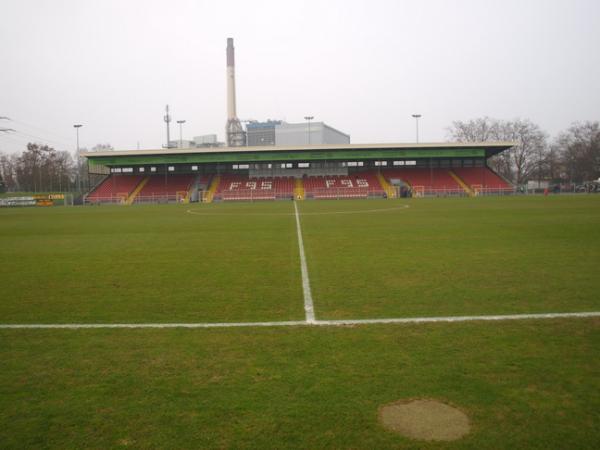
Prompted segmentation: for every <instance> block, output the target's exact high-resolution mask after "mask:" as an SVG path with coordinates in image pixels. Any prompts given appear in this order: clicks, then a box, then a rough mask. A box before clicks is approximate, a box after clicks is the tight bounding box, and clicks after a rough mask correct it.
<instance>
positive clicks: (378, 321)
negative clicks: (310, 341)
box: [316, 311, 600, 325]
mask: <svg viewBox="0 0 600 450" xmlns="http://www.w3.org/2000/svg"><path fill="white" fill-rule="evenodd" d="M576 317H600V311H590V312H575V313H540V314H500V315H485V316H446V317H406V318H389V319H356V320H353V319H347V320H346V319H341V320H318V321H317V322H316V324H317V325H365V324H386V323H400V324H408V323H436V322H475V321H500V320H527V319H536V320H539V319H567V318H576Z"/></svg>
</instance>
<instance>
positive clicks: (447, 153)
mask: <svg viewBox="0 0 600 450" xmlns="http://www.w3.org/2000/svg"><path fill="white" fill-rule="evenodd" d="M484 156H485V150H484V149H472V148H452V149H418V150H416V149H415V150H411V149H374V150H368V149H365V150H338V151H326V150H310V151H288V152H286V151H281V152H279V151H267V152H243V153H242V152H227V153H226V152H223V153H175V154H172V155H169V154H158V155H141V156H136V155H123V156H119V155H114V156H88V160H89V162H90V164H92V165H105V166H123V165H150V164H185V163H188V164H195V163H198V164H202V163H240V162H270V161H318V160H328V161H334V160H367V159H392V158H401V159H406V158H413V159H419V158H477V157H484Z"/></svg>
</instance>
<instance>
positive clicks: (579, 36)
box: [0, 0, 600, 152]
mask: <svg viewBox="0 0 600 450" xmlns="http://www.w3.org/2000/svg"><path fill="white" fill-rule="evenodd" d="M227 37H233V38H234V39H235V47H236V82H237V110H238V116H239V117H240V119H258V120H262V119H267V118H274V119H284V120H287V121H289V122H297V121H302V120H303V119H302V118H303V116H305V115H314V116H315V120H316V121H325V122H327V123H328V124H330V125H332V126H333V127H335V128H338V129H340V130H342V131H344V132H347V133H349V134H350V135H351V138H352V142H355V143H358V142H412V141H414V138H415V132H414V121H413V120H414V119H412V118H411V117H410V115H411V113H415V112H418V113H421V114H423V119H422V121H421V140H422V141H440V140H444V138H445V137H446V127H447V126H449V125H450V123H451V122H452V121H453V120H458V119H461V120H465V119H470V118H474V117H479V116H484V115H487V116H491V117H496V118H503V119H511V118H516V117H520V118H529V119H531V120H533V121H534V122H536V123H538V124H539V125H540V126H541V127H542V128H543V129H544V130H546V131H547V132H548V133H549V134H550V135H554V134H556V133H557V132H559V131H560V130H562V129H564V128H566V127H568V126H569V125H570V123H571V122H573V121H582V120H599V119H600V89H599V87H598V83H599V81H600V49H599V44H600V1H599V0H564V1H563V0H554V1H553V0H546V1H543V0H539V1H538V0H498V1H493V0H455V1H443V0H419V1H415V0H411V1H404V0H396V1H392V0H390V1H384V0H369V1H363V0H345V1H338V0H335V1H325V0H322V1H300V0H296V1H286V0H278V1H261V0H254V1H239V2H238V1H234V0H229V1H215V0H213V1H201V0H195V1H192V0H189V1H184V0H177V1H168V2H167V1H154V0H131V1H127V0H102V1H92V0H37V1H31V0H2V2H1V3H0V64H1V66H0V116H8V117H10V118H12V119H14V120H15V121H14V122H6V121H0V127H3V126H4V127H7V126H8V127H11V128H15V129H16V130H17V131H19V134H12V135H11V136H7V135H5V134H4V135H2V133H0V135H2V136H1V137H0V151H2V152H13V151H21V150H22V149H23V148H24V145H25V143H26V142H27V141H31V140H37V141H42V140H45V141H48V143H50V144H52V145H54V146H55V147H56V148H58V149H65V150H73V149H74V147H75V132H74V129H73V127H72V125H73V124H74V123H82V124H83V125H84V127H83V128H82V129H81V145H82V147H83V146H87V147H92V146H94V145H95V144H98V143H110V144H112V145H113V146H114V147H115V148H118V149H126V148H135V147H136V145H137V142H138V141H139V143H140V146H141V147H142V148H158V147H160V146H161V145H162V144H163V143H164V142H165V139H164V123H163V122H162V116H163V109H164V106H165V104H166V103H169V105H170V107H171V110H172V115H173V119H174V121H175V120H179V119H185V120H187V123H186V124H185V125H184V139H185V138H191V137H192V136H194V135H200V134H209V133H217V134H218V135H219V138H220V139H221V140H223V139H224V127H225V120H226V112H225V109H226V103H225V101H226V98H225V87H226V85H225V46H226V38H227ZM23 133H25V134H27V135H29V136H26V135H24V134H23ZM173 134H174V135H175V137H178V131H177V129H176V128H175V127H172V135H173ZM32 136H35V138H36V139H34V138H33V137H32Z"/></svg>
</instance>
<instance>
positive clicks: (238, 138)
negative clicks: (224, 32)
mask: <svg viewBox="0 0 600 450" xmlns="http://www.w3.org/2000/svg"><path fill="white" fill-rule="evenodd" d="M225 134H226V135H227V145H228V146H229V147H241V146H244V145H246V133H244V129H243V128H242V124H241V123H240V120H239V119H238V118H237V113H236V110H235V53H234V48H233V38H227V125H226V126H225Z"/></svg>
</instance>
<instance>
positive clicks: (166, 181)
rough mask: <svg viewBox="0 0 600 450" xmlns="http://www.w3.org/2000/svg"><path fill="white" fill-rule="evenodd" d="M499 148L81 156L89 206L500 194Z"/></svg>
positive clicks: (508, 189)
mask: <svg viewBox="0 0 600 450" xmlns="http://www.w3.org/2000/svg"><path fill="white" fill-rule="evenodd" d="M513 145H514V143H512V142H498V143H489V142H486V143H459V144H456V143H441V144H339V145H337V144H336V145H332V144H329V145H310V146H295V147H291V146H265V147H237V148H227V147H214V148H202V149H199V148H193V149H171V150H169V151H165V150H137V151H111V152H88V153H84V156H85V157H86V158H87V160H88V170H89V173H90V175H91V176H92V177H94V176H96V177H97V178H98V183H97V185H96V187H95V188H94V189H92V190H91V191H90V193H89V194H88V195H87V196H86V197H85V201H86V202H88V203H123V204H132V203H153V202H188V201H205V202H212V201H254V200H283V199H288V200H289V199H292V198H295V199H298V200H303V199H341V198H395V197H400V196H417V197H423V196H475V195H492V194H493V195H507V194H512V193H514V192H515V189H514V187H513V186H512V185H511V184H510V183H509V182H507V181H506V180H504V179H503V178H502V177H500V176H499V175H498V174H496V173H495V172H494V171H493V170H492V169H491V168H490V167H489V166H488V163H487V162H488V159H489V158H490V157H492V156H494V155H497V154H498V153H500V152H502V151H504V150H506V149H508V148H510V147H511V146H513Z"/></svg>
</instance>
